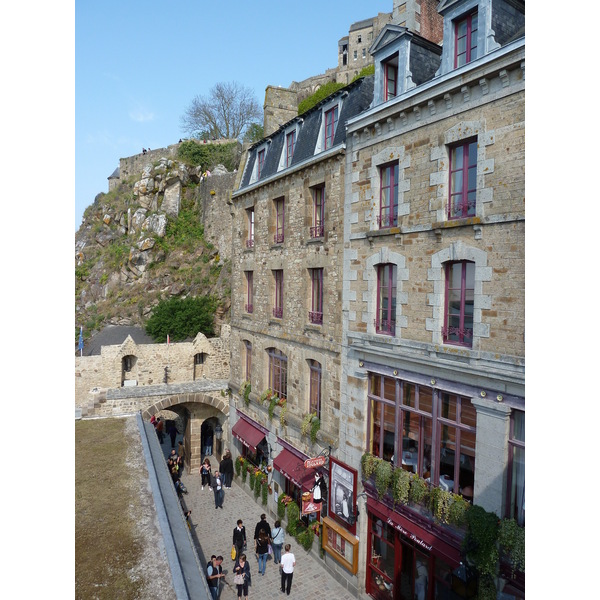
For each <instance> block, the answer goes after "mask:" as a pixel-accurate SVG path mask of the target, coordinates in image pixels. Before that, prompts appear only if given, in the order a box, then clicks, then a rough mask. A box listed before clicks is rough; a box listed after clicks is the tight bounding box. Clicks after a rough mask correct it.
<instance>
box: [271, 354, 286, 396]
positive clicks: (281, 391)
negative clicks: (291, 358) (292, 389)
mask: <svg viewBox="0 0 600 600" xmlns="http://www.w3.org/2000/svg"><path fill="white" fill-rule="evenodd" d="M267 354H268V356H269V388H270V389H271V390H273V391H274V392H275V393H276V394H277V395H278V396H279V397H280V398H282V399H284V400H285V399H286V398H287V356H286V355H285V354H283V352H280V351H279V350H277V349H276V348H269V349H267Z"/></svg>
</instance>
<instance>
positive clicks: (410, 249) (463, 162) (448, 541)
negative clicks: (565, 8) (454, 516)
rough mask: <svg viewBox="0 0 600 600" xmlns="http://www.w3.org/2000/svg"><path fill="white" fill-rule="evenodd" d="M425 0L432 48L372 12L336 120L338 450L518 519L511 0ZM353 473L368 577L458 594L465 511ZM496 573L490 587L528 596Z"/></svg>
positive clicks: (519, 76)
mask: <svg viewBox="0 0 600 600" xmlns="http://www.w3.org/2000/svg"><path fill="white" fill-rule="evenodd" d="M438 10H439V12H440V14H441V15H442V16H443V19H444V21H443V25H444V27H443V46H442V48H441V52H440V49H439V48H437V47H435V46H434V45H432V44H431V43H430V42H429V41H427V40H424V39H422V38H421V37H420V36H418V35H417V34H415V33H414V32H411V31H409V30H408V29H407V28H404V27H400V26H397V25H393V24H390V25H386V26H385V27H384V28H383V29H382V31H381V32H380V34H379V35H378V36H377V37H376V38H375V39H374V41H373V44H372V46H371V47H370V52H371V53H372V55H373V58H374V63H375V77H374V79H375V81H374V88H375V89H374V102H373V105H372V107H371V108H370V109H369V110H367V111H365V112H363V113H361V114H360V115H358V116H356V117H354V118H351V119H350V120H349V121H348V122H347V151H346V155H345V159H346V165H345V176H346V195H345V205H344V267H343V272H344V289H343V299H342V323H343V330H344V337H343V343H342V374H343V375H342V382H341V397H340V406H341V411H342V415H341V416H340V419H339V423H340V429H339V450H338V456H339V458H340V460H341V461H343V462H344V463H346V464H347V465H350V466H353V467H354V468H355V469H357V470H359V469H360V467H359V465H360V462H361V455H363V453H365V452H369V453H371V454H372V455H374V456H375V457H378V458H379V459H383V461H384V462H388V463H390V464H392V465H393V466H394V467H395V468H397V469H398V470H400V469H399V468H400V467H401V468H402V470H404V471H409V472H411V473H413V474H414V475H413V476H415V477H416V476H418V479H419V480H421V481H425V482H426V483H427V484H428V486H432V490H444V491H446V492H451V493H453V494H454V495H447V496H445V497H444V498H445V501H447V502H448V503H452V502H456V506H457V507H458V506H461V504H460V502H461V501H465V500H466V501H467V502H469V503H472V504H474V505H478V506H480V507H482V508H484V509H485V510H486V511H489V512H491V513H495V514H496V515H497V516H498V517H512V518H515V519H516V520H517V521H518V523H519V524H521V525H524V523H525V479H524V452H525V437H524V424H525V385H524V384H525V380H524V371H525V361H524V355H525V321H524V318H525V315H524V312H525V297H524V294H525V292H524V290H525V268H524V263H525V253H524V249H525V245H524V237H525V207H524V202H525V197H524V190H525V177H524V137H525V125H524V116H525V114H524V112H525V111H524V108H525V83H524V74H525V38H524V3H523V2H519V1H516V0H454V1H451V0H446V1H442V2H440V4H439V8H438ZM363 484H364V494H363V495H362V496H361V497H360V498H359V499H358V501H357V506H356V508H357V509H358V508H359V510H360V515H361V516H360V518H359V519H358V524H357V535H358V537H359V539H360V541H361V545H360V546H359V583H360V585H361V588H362V589H364V591H365V593H366V594H368V595H370V596H373V597H375V598H390V599H398V598H411V599H412V598H419V599H421V598H450V597H451V598H463V597H470V596H469V595H468V591H469V589H470V586H473V585H475V583H474V581H473V580H472V579H471V580H468V579H467V580H466V581H465V578H464V577H463V579H462V580H459V575H462V571H461V570H460V569H459V567H460V564H461V561H463V562H464V554H463V551H462V541H463V538H464V535H465V530H464V528H461V527H459V526H452V525H451V524H444V523H443V522H440V521H441V519H440V517H439V515H437V516H436V517H434V516H433V515H432V514H431V513H428V512H427V511H424V510H423V509H422V508H421V507H420V506H419V505H415V504H410V503H409V504H404V503H401V502H400V503H398V502H394V500H393V499H392V497H391V496H390V495H388V494H383V495H381V494H380V490H378V489H377V487H376V484H375V481H374V480H372V479H366V480H364V481H363ZM411 485H412V484H411ZM411 489H412V488H411ZM436 493H437V492H436ZM442 521H443V519H442ZM508 572H509V569H508V568H507V567H506V565H505V564H502V563H501V575H502V576H501V577H499V578H498V580H497V581H496V582H495V583H496V585H497V586H498V590H499V593H500V595H499V596H498V597H499V598H500V597H501V598H503V599H509V598H522V597H524V580H523V574H519V573H517V574H516V575H515V576H514V579H511V578H510V577H509V576H508V575H507V573H508ZM480 585H481V582H480ZM362 586H364V588H363V587H362Z"/></svg>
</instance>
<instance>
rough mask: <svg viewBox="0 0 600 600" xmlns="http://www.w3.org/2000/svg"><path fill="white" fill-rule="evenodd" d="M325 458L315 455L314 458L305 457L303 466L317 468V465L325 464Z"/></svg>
mask: <svg viewBox="0 0 600 600" xmlns="http://www.w3.org/2000/svg"><path fill="white" fill-rule="evenodd" d="M326 460H327V459H326V457H325V456H317V457H315V458H307V459H306V460H305V461H304V468H305V469H318V468H319V467H322V466H323V465H324V464H325V461H326Z"/></svg>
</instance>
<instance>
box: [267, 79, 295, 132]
mask: <svg viewBox="0 0 600 600" xmlns="http://www.w3.org/2000/svg"><path fill="white" fill-rule="evenodd" d="M263 108H264V125H263V128H264V135H265V136H267V135H271V134H272V133H273V132H274V131H276V130H277V129H278V128H279V127H280V126H281V125H283V124H284V123H287V122H288V121H289V120H290V119H293V118H294V117H295V116H296V115H297V114H298V94H297V92H296V91H295V90H293V89H288V88H282V87H276V86H273V85H269V86H267V89H266V90H265V103H264V107H263Z"/></svg>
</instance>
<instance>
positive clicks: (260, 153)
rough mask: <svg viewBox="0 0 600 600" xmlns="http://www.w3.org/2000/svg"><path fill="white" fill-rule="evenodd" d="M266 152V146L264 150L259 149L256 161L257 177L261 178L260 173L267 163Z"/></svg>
mask: <svg viewBox="0 0 600 600" xmlns="http://www.w3.org/2000/svg"><path fill="white" fill-rule="evenodd" d="M265 153H266V150H265V148H263V149H262V150H259V151H258V156H257V157H256V161H257V164H258V166H257V171H256V178H257V179H260V174H261V172H262V169H263V166H264V164H265Z"/></svg>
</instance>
